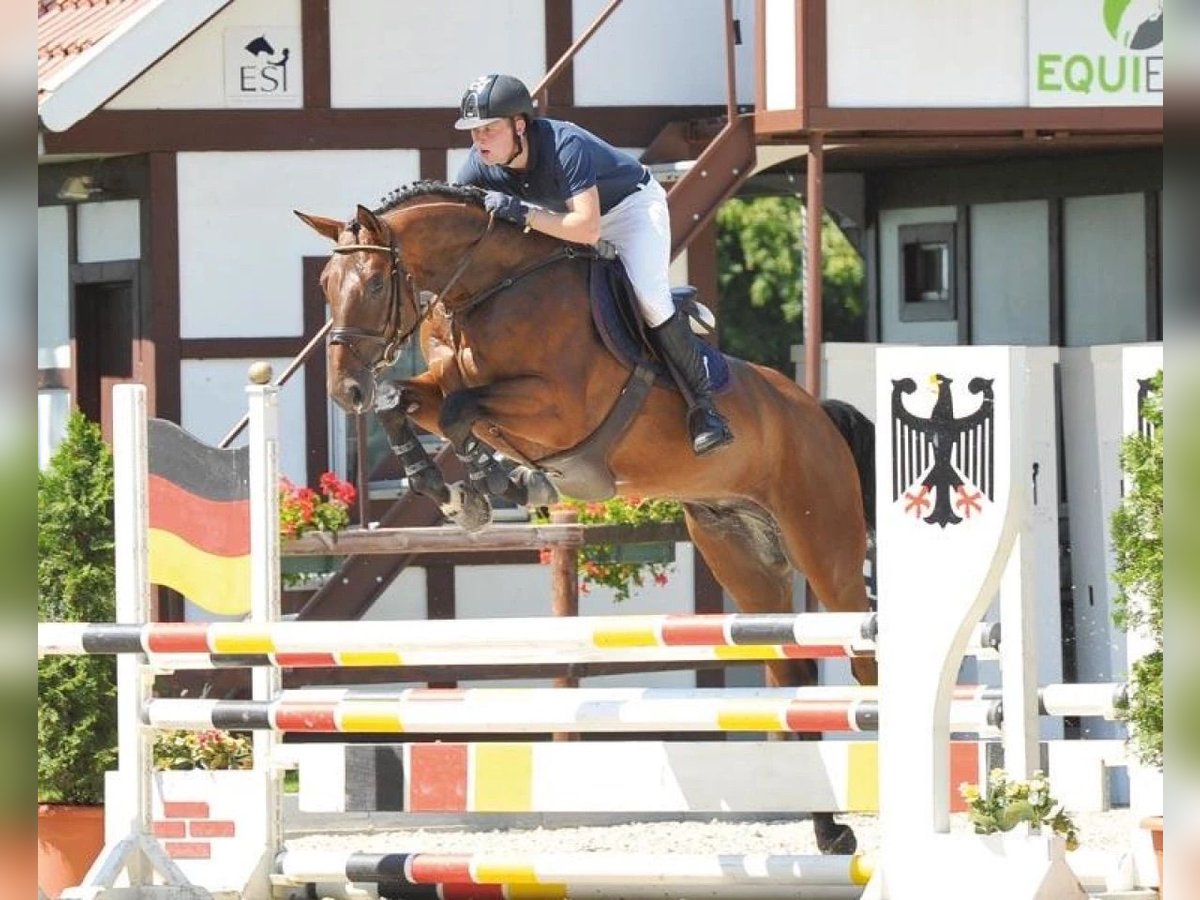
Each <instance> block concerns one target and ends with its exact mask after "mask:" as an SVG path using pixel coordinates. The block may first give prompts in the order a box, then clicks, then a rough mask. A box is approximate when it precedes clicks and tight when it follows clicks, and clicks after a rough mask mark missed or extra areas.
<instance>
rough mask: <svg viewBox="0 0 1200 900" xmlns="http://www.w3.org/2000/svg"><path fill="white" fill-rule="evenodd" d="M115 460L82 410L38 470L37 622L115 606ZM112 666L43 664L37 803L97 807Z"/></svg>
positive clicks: (111, 741) (109, 612) (111, 723)
mask: <svg viewBox="0 0 1200 900" xmlns="http://www.w3.org/2000/svg"><path fill="white" fill-rule="evenodd" d="M112 509H113V461H112V453H111V451H110V450H109V448H108V446H107V445H106V444H105V443H104V440H103V438H102V437H101V435H100V429H99V427H97V426H96V425H95V424H93V423H91V422H89V421H88V420H87V419H86V418H85V417H84V416H83V415H82V414H81V413H79V412H75V413H73V414H72V415H71V418H70V420H69V421H68V423H67V433H66V438H65V439H64V440H63V443H62V445H61V446H60V447H59V448H58V451H57V452H56V453H55V455H54V457H53V459H52V460H51V461H50V465H49V466H48V468H47V469H46V470H45V471H44V472H41V473H39V474H38V567H37V576H38V618H39V619H40V620H42V621H52V622H111V621H113V618H114V615H115V611H116V579H115V569H114V557H113V521H112ZM115 671H116V664H115V662H114V660H113V658H112V657H106V656H76V657H72V656H51V657H47V658H45V659H43V660H40V661H39V662H38V800H39V802H47V803H71V804H99V803H102V802H103V801H104V773H105V771H106V770H108V769H110V768H113V767H114V766H115V764H116V743H117V708H116V705H117V701H116V677H115Z"/></svg>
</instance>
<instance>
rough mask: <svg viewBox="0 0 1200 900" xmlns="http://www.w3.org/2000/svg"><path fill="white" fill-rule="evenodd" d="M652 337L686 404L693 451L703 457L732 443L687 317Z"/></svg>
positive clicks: (667, 323)
mask: <svg viewBox="0 0 1200 900" xmlns="http://www.w3.org/2000/svg"><path fill="white" fill-rule="evenodd" d="M650 334H651V336H652V338H653V340H654V345H655V346H656V347H657V348H658V350H659V352H660V354H661V355H662V358H663V361H664V362H665V363H666V364H667V368H668V369H670V370H671V377H672V378H674V379H675V383H676V384H677V385H678V386H679V391H680V393H682V394H683V399H684V400H685V401H687V405H688V431H689V432H691V435H692V450H694V451H695V453H696V455H697V456H700V455H701V454H704V453H708V452H710V451H712V450H716V449H717V448H718V447H721V446H723V445H725V444H728V443H729V442H730V441H732V440H733V432H732V431H730V430H729V423H728V422H726V421H725V417H724V416H722V415H721V414H720V413H719V412H717V408H716V406H714V405H713V398H712V383H711V382H710V381H709V379H708V367H707V366H706V365H705V359H704V354H703V353H701V351H700V347H699V346H698V342H697V339H696V336H695V335H693V334H692V329H691V328H690V327H689V326H688V321H687V317H686V316H685V315H684V314H683V313H681V312H676V313H675V314H674V315H673V316H671V318H669V319H667V321H665V322H663V323H662V324H661V325H659V326H658V327H657V328H652V329H650Z"/></svg>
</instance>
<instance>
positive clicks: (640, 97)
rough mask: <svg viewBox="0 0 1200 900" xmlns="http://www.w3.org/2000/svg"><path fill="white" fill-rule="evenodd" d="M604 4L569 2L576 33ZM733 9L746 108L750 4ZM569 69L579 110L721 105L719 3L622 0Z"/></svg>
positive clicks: (602, 0) (750, 76)
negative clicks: (739, 35)
mask: <svg viewBox="0 0 1200 900" xmlns="http://www.w3.org/2000/svg"><path fill="white" fill-rule="evenodd" d="M607 4H608V0H573V6H572V9H573V18H574V26H575V35H576V36H578V35H579V34H580V33H582V32H583V30H584V29H585V28H586V27H587V26H588V25H589V24H591V23H592V21H594V20H595V18H596V16H598V15H599V14H600V12H601V10H603V9H604V7H605V6H606V5H607ZM735 6H736V10H735V14H736V15H738V16H739V17H740V19H741V32H742V43H741V44H740V45H739V46H738V47H737V48H736V50H735V61H736V63H735V65H736V69H735V72H736V80H737V88H738V91H737V96H738V100H739V102H742V103H753V102H754V94H755V84H754V32H755V28H754V9H755V6H756V4H754V3H750V2H742V3H738V4H735ZM553 63H554V60H549V64H553ZM574 67H575V103H576V104H577V105H580V106H649V105H654V104H693V103H696V104H700V103H703V104H724V103H725V100H726V85H725V4H724V0H688V2H687V3H686V4H683V3H680V2H679V0H625V2H624V3H622V4H621V6H620V7H618V9H617V11H616V12H614V13H613V14H612V16H611V17H610V18H609V19H608V21H606V22H605V23H604V24H603V25H602V26H601V27H600V29H599V30H598V31H597V32H596V33H595V35H594V36H593V37H592V39H591V40H590V41H589V42H588V44H587V46H585V47H584V48H583V50H581V51H580V53H579V55H578V56H577V57H575V61H574ZM551 115H553V110H552V111H551Z"/></svg>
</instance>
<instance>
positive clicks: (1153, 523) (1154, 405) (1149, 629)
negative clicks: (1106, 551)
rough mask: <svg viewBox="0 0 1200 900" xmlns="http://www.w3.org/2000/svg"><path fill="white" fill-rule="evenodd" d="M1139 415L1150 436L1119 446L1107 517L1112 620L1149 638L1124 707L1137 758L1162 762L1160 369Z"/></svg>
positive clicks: (1156, 763) (1132, 674) (1138, 436)
mask: <svg viewBox="0 0 1200 900" xmlns="http://www.w3.org/2000/svg"><path fill="white" fill-rule="evenodd" d="M1142 415H1143V416H1144V418H1145V421H1146V423H1147V424H1148V425H1149V426H1150V428H1149V431H1148V433H1137V434H1131V435H1129V436H1128V437H1126V438H1125V441H1124V443H1123V444H1122V446H1121V467H1122V469H1123V470H1124V472H1125V475H1126V479H1127V481H1126V484H1127V490H1126V492H1125V496H1124V497H1122V498H1121V505H1120V506H1118V507H1117V509H1116V511H1115V512H1114V513H1113V517H1112V523H1111V524H1112V542H1113V550H1114V552H1115V554H1116V565H1115V567H1114V570H1113V580H1114V581H1115V582H1116V583H1117V590H1118V593H1117V598H1116V603H1115V606H1114V612H1113V618H1114V620H1115V621H1116V623H1117V625H1118V626H1120V627H1121V628H1124V629H1126V630H1133V631H1138V632H1141V633H1143V634H1146V635H1148V636H1149V637H1150V638H1151V639H1152V640H1153V642H1154V649H1153V650H1152V651H1150V653H1148V654H1146V655H1145V656H1143V657H1142V658H1141V659H1139V660H1137V661H1135V662H1134V664H1133V667H1132V671H1131V672H1130V683H1129V701H1128V704H1127V705H1126V706H1125V708H1124V709H1123V710H1122V713H1123V718H1125V719H1126V720H1127V721H1128V722H1129V730H1130V737H1131V739H1132V741H1133V746H1134V749H1135V751H1136V753H1137V755H1138V758H1139V759H1141V760H1142V761H1143V762H1145V763H1147V764H1149V765H1154V766H1158V767H1160V768H1161V767H1162V759H1163V373H1162V372H1161V371H1160V372H1159V373H1158V374H1157V375H1155V376H1154V379H1153V381H1152V383H1151V389H1150V391H1149V392H1148V393H1147V394H1146V399H1145V401H1144V404H1143V406H1142Z"/></svg>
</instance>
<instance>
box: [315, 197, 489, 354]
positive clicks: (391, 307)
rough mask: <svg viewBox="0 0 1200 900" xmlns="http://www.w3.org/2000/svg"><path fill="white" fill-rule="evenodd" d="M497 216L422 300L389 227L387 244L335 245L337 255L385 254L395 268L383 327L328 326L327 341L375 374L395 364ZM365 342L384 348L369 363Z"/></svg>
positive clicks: (473, 254) (460, 275) (465, 268)
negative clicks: (409, 320)
mask: <svg viewBox="0 0 1200 900" xmlns="http://www.w3.org/2000/svg"><path fill="white" fill-rule="evenodd" d="M495 221H496V220H495V217H494V216H492V215H489V216H488V222H487V225H486V226H485V227H484V229H483V232H482V233H481V234H480V235H479V237H477V238H475V240H474V241H472V242H471V245H470V246H469V247H468V248H467V249H466V251H465V252H464V253H463V256H462V259H461V260H460V261H459V264H458V266H457V268H455V270H454V273H453V274H452V275H451V276H450V278H449V279H448V280H447V281H446V284H445V285H444V286H443V287H442V290H441V291H440V292H439V293H438V294H432V295H429V299H428V300H426V301H425V302H422V300H421V297H422V295H423V293H424V292H422V291H421V290H420V289H419V288H418V287H417V282H416V279H415V278H414V277H413V275H412V273H411V272H409V271H408V270H407V269H406V268H405V267H404V260H403V258H402V257H401V256H400V248H399V247H398V246H397V245H396V242H395V240H394V239H393V238H392V235H391V230H390V229H387V226H386V224H384V223H382V222H381V224H384V228H385V229H386V234H385V237H386V238H387V244H339V245H338V246H336V247H334V248H333V252H334V253H335V254H342V255H345V254H347V253H386V254H388V256H389V257H390V258H391V261H392V268H391V271H390V273H389V274H388V285H389V288H390V292H389V294H388V308H387V318H386V319H385V320H384V323H383V327H382V328H359V327H357V326H355V325H335V326H333V327H331V328H330V329H329V333H328V335H327V336H326V338H325V340H326V343H327V344H328V345H329V346H335V345H340V346H343V347H346V348H347V349H348V350H349V351H350V352H351V353H352V354H353V355H354V357H355V359H357V360H358V361H359V362H360V363H361V364H362V366H363V368H364V369H367V370H368V371H369V372H370V373H371V374H372V375H376V374H377V373H378V372H379V371H380V370H382V369H386V368H388V367H389V366H391V365H393V364H394V363H395V362H396V360H397V359H399V358H400V351H401V350H402V349H403V347H404V345H405V343H407V341H408V339H409V338H411V337H412V336H413V334H414V333H416V331H417V330H418V329H419V328H420V327H421V325H422V324H424V322H425V320H426V319H428V318H429V315H430V314H431V313H432V312H433V308H434V307H435V306H436V305H437V299H438V297H439V296H445V295H446V294H447V293H448V292H449V291H450V289H451V288H452V287H453V286H454V285H455V284H456V283H457V282H458V279H459V278H461V277H462V274H463V273H464V272H465V271H466V270H467V267H468V266H469V265H470V264H471V260H472V258H473V257H474V256H475V251H476V250H478V249H479V245H480V244H482V243H483V239H484V238H486V237H487V236H488V235H489V234H491V232H492V228H493V226H494V225H495ZM405 282H407V283H408V286H409V292H408V295H409V302H410V304H411V306H412V309H413V313H414V321H413V324H412V325H411V326H410V327H409V328H407V329H406V330H404V331H401V330H400V322H401V314H402V312H403V305H404V290H403V285H404V283H405ZM363 343H368V344H376V345H382V348H383V349H382V350H380V352H379V356H378V358H377V359H376V360H375V361H374V362H373V363H369V362H367V360H366V359H364V358H363V355H362V354H361V353H359V350H358V348H359V345H360V344H363Z"/></svg>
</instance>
